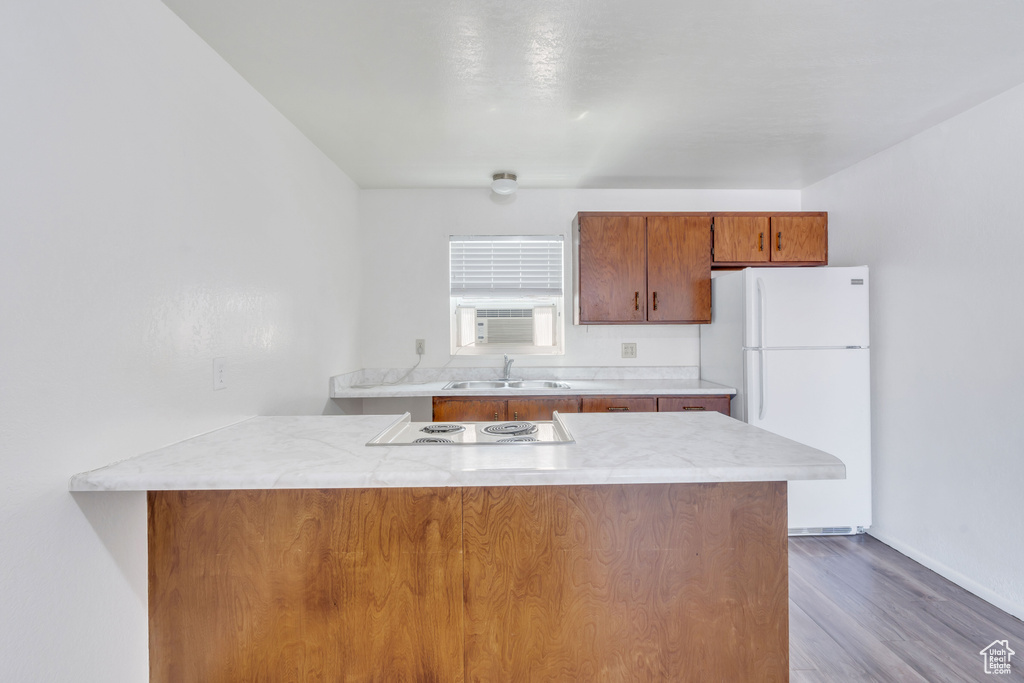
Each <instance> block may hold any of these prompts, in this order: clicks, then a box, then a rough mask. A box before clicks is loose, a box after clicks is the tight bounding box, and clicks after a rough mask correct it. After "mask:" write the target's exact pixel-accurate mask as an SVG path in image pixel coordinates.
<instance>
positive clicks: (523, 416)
mask: <svg viewBox="0 0 1024 683" xmlns="http://www.w3.org/2000/svg"><path fill="white" fill-rule="evenodd" d="M556 410H557V411H558V412H560V413H578V412H580V400H579V398H577V397H575V396H559V397H556V398H510V399H509V400H508V419H509V420H529V421H536V420H550V419H551V413H552V412H554V411H556Z"/></svg>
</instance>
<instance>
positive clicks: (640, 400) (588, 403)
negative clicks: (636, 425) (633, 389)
mask: <svg viewBox="0 0 1024 683" xmlns="http://www.w3.org/2000/svg"><path fill="white" fill-rule="evenodd" d="M657 410H658V403H657V401H655V399H654V397H653V396H621V397H620V396H593V397H591V396H584V397H583V412H584V413H653V412H655V411H657Z"/></svg>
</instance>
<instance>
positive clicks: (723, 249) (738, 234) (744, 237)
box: [714, 216, 771, 263]
mask: <svg viewBox="0 0 1024 683" xmlns="http://www.w3.org/2000/svg"><path fill="white" fill-rule="evenodd" d="M770 227H771V226H770V225H769V222H768V216H715V233H714V234H715V252H714V253H715V258H714V261H715V263H766V262H767V261H768V259H769V257H770V254H771V251H770V249H771V235H770V233H769V230H770Z"/></svg>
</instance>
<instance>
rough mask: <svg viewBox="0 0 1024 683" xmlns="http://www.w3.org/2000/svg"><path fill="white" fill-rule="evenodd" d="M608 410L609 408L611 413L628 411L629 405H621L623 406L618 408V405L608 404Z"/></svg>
mask: <svg viewBox="0 0 1024 683" xmlns="http://www.w3.org/2000/svg"><path fill="white" fill-rule="evenodd" d="M608 410H610V411H611V412H613V413H628V412H629V407H628V406H623V407H621V408H620V407H615V406H608Z"/></svg>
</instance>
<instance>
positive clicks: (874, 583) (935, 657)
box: [789, 535, 1024, 683]
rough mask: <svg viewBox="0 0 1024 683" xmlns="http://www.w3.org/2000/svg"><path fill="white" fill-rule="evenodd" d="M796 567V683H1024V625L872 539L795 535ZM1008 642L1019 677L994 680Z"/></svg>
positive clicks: (792, 558)
mask: <svg viewBox="0 0 1024 683" xmlns="http://www.w3.org/2000/svg"><path fill="white" fill-rule="evenodd" d="M789 570H790V578H789V591H790V593H789V597H790V602H789V609H790V616H789V624H790V663H789V665H790V680H791V681H792V683H811V682H813V683H820V682H823V681H828V682H830V683H831V682H833V681H834V682H836V683H845V682H847V681H914V682H920V683H944V682H946V681H949V682H950V683H953V682H956V683H959V682H960V681H993V680H997V681H1020V680H1024V622H1021V621H1020V620H1018V619H1016V618H1014V617H1012V616H1010V615H1009V614H1007V613H1006V612H1003V611H1002V610H999V609H997V608H995V607H993V606H992V605H990V604H989V603H987V602H985V601H984V600H982V599H981V598H978V597H977V596H975V595H973V594H971V593H968V592H967V591H965V590H964V589H962V588H960V587H959V586H957V585H955V584H953V583H951V582H950V581H947V580H946V579H944V578H942V577H941V576H939V575H938V574H936V573H935V572H933V571H931V570H929V569H927V568H925V567H923V566H922V565H920V564H918V563H917V562H915V561H914V560H911V559H910V558H908V557H906V556H905V555H902V554H900V553H898V552H896V551H895V550H893V549H892V548H890V547H889V546H887V545H885V544H884V543H882V542H880V541H878V540H876V539H874V538H871V537H870V536H866V535H860V536H832V537H827V536H826V537H800V538H792V539H790V542H789ZM1022 571H1024V570H1022ZM1007 639H1008V640H1009V645H1010V649H1011V650H1014V651H1015V652H1016V653H1018V654H1016V655H1015V656H1012V657H1011V667H1012V673H1011V675H1000V676H993V675H986V674H985V672H984V668H983V661H982V656H981V654H980V651H981V649H982V648H984V647H986V646H987V645H988V644H989V643H991V642H992V641H994V640H1007ZM1018 658H1019V659H1018Z"/></svg>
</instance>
